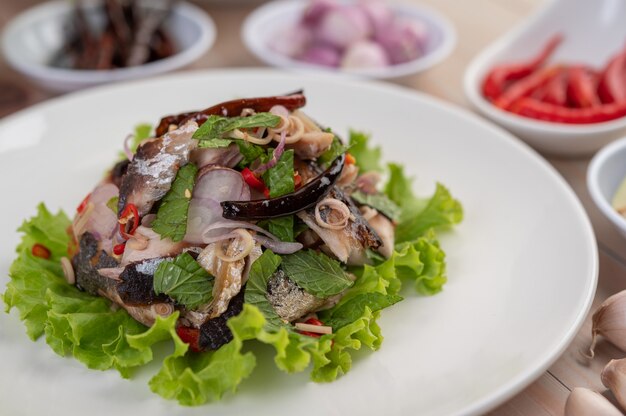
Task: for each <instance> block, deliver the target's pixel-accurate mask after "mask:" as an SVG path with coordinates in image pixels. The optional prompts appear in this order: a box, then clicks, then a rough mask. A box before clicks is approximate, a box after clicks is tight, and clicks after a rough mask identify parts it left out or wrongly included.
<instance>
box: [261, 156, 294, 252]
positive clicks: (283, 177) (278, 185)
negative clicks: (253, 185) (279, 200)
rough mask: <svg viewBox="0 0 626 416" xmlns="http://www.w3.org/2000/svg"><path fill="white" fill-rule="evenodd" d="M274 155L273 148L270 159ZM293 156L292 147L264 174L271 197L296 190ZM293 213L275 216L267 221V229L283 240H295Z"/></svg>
mask: <svg viewBox="0 0 626 416" xmlns="http://www.w3.org/2000/svg"><path fill="white" fill-rule="evenodd" d="M272 156H273V150H270V151H269V153H268V160H269V158H271V157H272ZM293 158H294V152H293V150H292V149H290V150H286V151H285V152H283V154H282V155H281V156H280V159H278V162H277V163H276V166H274V167H273V168H271V169H268V170H267V171H266V172H265V173H264V174H263V180H264V181H265V184H266V185H267V187H268V188H269V189H270V198H276V197H279V196H283V195H286V194H290V193H292V192H294V190H295V182H294V179H293V175H294V170H293ZM293 224H294V219H293V215H289V216H286V217H281V218H273V219H270V220H269V221H267V230H268V231H269V232H270V233H272V234H274V235H275V236H276V237H278V238H279V239H280V240H281V241H288V242H291V241H294V236H293Z"/></svg>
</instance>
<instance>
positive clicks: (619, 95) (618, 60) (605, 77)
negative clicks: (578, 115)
mask: <svg viewBox="0 0 626 416" xmlns="http://www.w3.org/2000/svg"><path fill="white" fill-rule="evenodd" d="M598 94H599V95H600V98H601V99H602V102H603V103H623V102H626V50H624V51H622V52H620V53H619V54H617V55H615V56H614V57H613V58H612V59H611V60H610V61H609V63H608V65H607V66H606V68H605V69H604V71H603V73H602V75H601V76H600V82H599V84H598Z"/></svg>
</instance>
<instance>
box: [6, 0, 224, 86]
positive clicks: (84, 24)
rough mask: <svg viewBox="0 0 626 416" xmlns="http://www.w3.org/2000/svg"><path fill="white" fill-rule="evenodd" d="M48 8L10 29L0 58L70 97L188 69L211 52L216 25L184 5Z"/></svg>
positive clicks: (29, 13) (53, 4)
mask: <svg viewBox="0 0 626 416" xmlns="http://www.w3.org/2000/svg"><path fill="white" fill-rule="evenodd" d="M72 3H73V2H67V1H50V2H45V3H43V4H40V5H38V6H35V7H32V8H30V9H28V10H26V11H25V12H23V13H22V14H20V15H19V16H17V17H16V18H14V19H13V20H12V21H11V22H9V24H8V25H7V26H6V28H5V30H4V32H3V33H2V45H1V46H2V52H3V54H4V57H5V58H6V60H7V62H8V63H9V64H10V65H11V66H12V67H13V68H14V69H15V70H17V71H19V72H21V73H22V74H24V75H25V76H27V77H29V78H30V79H31V80H33V81H34V82H35V83H37V84H39V85H41V86H42V87H44V88H46V89H48V90H51V91H55V92H67V91H72V90H77V89H80V88H85V87H89V86H93V85H99V84H104V83H108V82H114V81H122V80H130V79H137V78H145V77H148V76H152V75H158V74H163V73H165V72H170V71H173V70H176V69H180V68H182V67H185V66H187V65H189V64H191V63H192V62H194V61H195V60H197V59H198V58H199V57H200V56H202V55H203V54H204V53H206V51H207V50H208V49H209V48H210V47H211V45H212V44H213V41H214V39H215V25H214V23H213V21H212V19H211V18H210V17H209V16H208V15H207V14H206V13H205V12H204V11H203V10H201V9H200V8H198V7H197V6H194V5H192V4H189V3H185V2H176V3H175V4H170V3H168V2H165V3H164V2H156V1H155V2H152V1H151V2H145V1H142V2H140V1H135V0H133V1H120V0H107V1H102V0H98V1H93V2H76V4H75V5H73V4H72Z"/></svg>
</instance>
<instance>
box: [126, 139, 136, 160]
mask: <svg viewBox="0 0 626 416" xmlns="http://www.w3.org/2000/svg"><path fill="white" fill-rule="evenodd" d="M133 138H134V136H133V135H132V134H129V135H128V136H126V138H125V139H124V153H125V154H126V157H127V158H128V160H133V156H135V154H134V153H133V152H132V151H131V150H130V142H131V140H133Z"/></svg>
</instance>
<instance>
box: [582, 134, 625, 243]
mask: <svg viewBox="0 0 626 416" xmlns="http://www.w3.org/2000/svg"><path fill="white" fill-rule="evenodd" d="M624 178H626V137H624V138H622V139H620V140H617V141H615V142H613V143H611V144H610V145H608V146H606V147H605V148H603V149H602V150H600V151H599V152H598V153H597V154H596V155H595V156H594V157H593V159H592V160H591V163H590V164H589V168H588V169H587V187H588V188H589V193H590V194H591V198H592V199H593V202H595V204H596V205H597V206H598V208H599V209H600V211H601V212H602V214H604V216H605V217H607V218H608V219H609V221H611V222H612V223H613V225H615V227H616V228H617V229H618V231H619V232H620V233H621V234H622V235H623V236H624V238H626V218H624V217H622V216H621V215H620V214H619V213H618V212H617V211H616V210H615V208H613V205H612V203H611V202H612V201H613V197H614V196H615V193H616V192H617V189H618V188H619V186H620V184H621V183H622V181H623V180H624Z"/></svg>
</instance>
